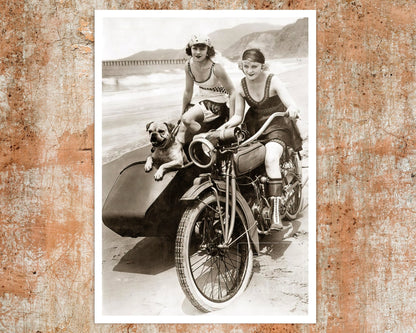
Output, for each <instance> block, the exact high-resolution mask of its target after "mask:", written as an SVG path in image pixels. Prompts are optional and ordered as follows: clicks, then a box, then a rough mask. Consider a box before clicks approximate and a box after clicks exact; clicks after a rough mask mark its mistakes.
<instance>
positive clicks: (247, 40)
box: [118, 18, 308, 61]
mask: <svg viewBox="0 0 416 333" xmlns="http://www.w3.org/2000/svg"><path fill="white" fill-rule="evenodd" d="M270 29H272V30H270ZM209 37H210V38H211V40H212V43H213V45H214V46H215V49H216V50H218V51H220V52H221V53H222V55H223V56H225V57H227V58H229V59H230V60H232V61H235V60H238V59H239V58H240V56H241V54H242V52H243V51H244V50H245V49H247V48H251V47H257V48H260V49H261V50H262V51H263V52H264V53H265V56H266V59H275V58H287V57H306V56H307V55H308V20H307V18H304V19H299V20H297V21H296V22H295V23H293V24H289V25H286V26H284V27H283V28H281V27H280V26H278V25H276V26H274V25H270V24H262V25H259V24H241V25H238V26H235V27H234V28H231V29H222V30H217V31H214V32H213V33H211V34H210V35H209ZM187 57H188V56H187V55H186V53H185V47H184V48H183V49H159V50H153V51H141V52H138V53H135V54H133V55H131V56H129V57H126V58H122V59H118V60H155V59H157V60H165V59H183V58H187Z"/></svg>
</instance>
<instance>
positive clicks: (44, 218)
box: [0, 0, 416, 332]
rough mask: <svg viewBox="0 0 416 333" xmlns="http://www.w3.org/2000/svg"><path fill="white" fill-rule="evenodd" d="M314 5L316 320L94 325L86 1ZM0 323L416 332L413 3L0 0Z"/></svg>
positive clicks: (21, 327)
mask: <svg viewBox="0 0 416 333" xmlns="http://www.w3.org/2000/svg"><path fill="white" fill-rule="evenodd" d="M95 9H259V10H260V9H276V10H278V9H316V10H317V44H318V45H317V67H318V68H317V70H318V78H317V85H318V90H317V133H318V134H317V148H318V162H317V182H318V183H317V205H318V207H317V208H318V211H317V242H318V243H317V253H318V254H317V265H318V267H317V271H318V273H317V302H318V304H317V318H318V319H317V324H316V325H306V324H298V325H296V324H295V325H260V324H250V325H233V324H227V325H179V324H178V325H174V324H172V325H157V324H146V325H123V324H118V325H116V324H114V325H95V324H94V318H93V313H94V312H93V311H94V310H93V305H94V302H93V301H94V290H93V288H94V284H93V258H94V241H93V231H94V229H93V226H94V217H93V212H94V206H93V199H94V179H93V152H94V140H93V131H94V130H93V129H94V124H93V120H94V99H93V97H94V78H93V73H94V71H93V58H94V52H93V49H94V37H93V36H94V31H93V23H94V10H95ZM0 18H1V20H0V25H1V38H0V143H1V152H0V167H1V169H0V224H1V226H0V232H1V238H0V253H1V269H0V331H4V332H199V331H203V332H209V331H210V332H324V331H327V332H382V331H383V332H410V331H415V330H416V315H415V314H416V268H415V267H416V266H415V258H416V247H415V246H414V244H415V242H416V201H415V192H416V191H415V185H416V149H415V147H416V121H415V117H416V80H415V75H416V74H415V73H416V71H415V69H416V68H415V66H416V60H415V59H416V19H415V18H416V3H415V2H414V1H408V0H317V1H312V0H309V1H308V0H305V1H301V0H299V1H296V0H285V1H277V0H276V1H266V0H243V1H236V0H229V1H219V0H208V1H207V0H205V1H202V0H199V1H197V0H182V1H180V0H175V1H173V0H172V1H151V0H142V1H120V0H101V1H100V0H97V1H95V2H85V1H81V0H58V1H40V0H31V1H2V2H1V3H0Z"/></svg>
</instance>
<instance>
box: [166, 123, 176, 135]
mask: <svg viewBox="0 0 416 333" xmlns="http://www.w3.org/2000/svg"><path fill="white" fill-rule="evenodd" d="M164 124H165V125H166V127H167V128H168V131H169V133H172V131H173V129H174V128H175V126H176V124H174V123H166V122H165V123H164Z"/></svg>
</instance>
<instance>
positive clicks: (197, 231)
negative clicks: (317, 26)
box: [175, 112, 302, 312]
mask: <svg viewBox="0 0 416 333" xmlns="http://www.w3.org/2000/svg"><path fill="white" fill-rule="evenodd" d="M284 116H287V114H286V113H284V112H281V113H274V114H273V115H271V116H270V117H269V119H268V120H267V121H266V122H265V124H264V125H263V126H262V127H261V128H260V129H259V131H258V132H257V133H256V134H254V135H253V136H252V137H250V138H249V139H247V140H245V137H244V136H245V135H244V133H243V132H242V131H241V130H240V129H239V128H235V129H227V130H225V131H221V132H214V133H209V134H208V135H206V136H202V137H201V136H199V137H198V136H197V137H196V138H194V140H193V141H192V142H191V144H190V146H189V155H190V158H191V160H192V161H193V163H194V164H195V165H197V166H198V167H200V168H201V169H210V172H208V173H202V174H200V175H199V176H198V177H197V178H195V180H194V184H193V186H192V187H191V188H190V189H189V190H188V191H187V192H186V193H185V194H184V195H183V196H182V198H181V200H182V201H185V202H187V203H188V204H187V207H186V209H185V211H184V213H183V215H182V218H181V221H180V223H179V227H178V231H177V237H176V243H175V264H176V271H177V275H178V278H179V282H180V285H181V287H182V290H183V291H184V293H185V295H186V296H187V298H188V299H189V301H190V302H191V303H192V304H193V305H194V306H195V307H196V308H197V309H199V310H200V311H203V312H209V311H214V310H218V309H222V308H225V307H227V306H228V305H229V304H230V303H231V302H233V301H234V299H235V298H237V297H238V296H239V295H240V294H241V293H242V292H243V291H244V290H245V289H246V287H247V286H248V284H249V282H250V279H251V276H252V274H253V252H255V253H258V252H259V234H260V235H264V234H269V233H270V232H271V230H270V227H271V223H272V218H271V203H270V202H269V200H268V198H267V193H266V192H267V191H266V188H265V187H266V186H265V185H266V182H267V177H266V176H265V170H264V157H265V151H266V148H265V146H264V145H263V144H262V143H260V142H258V141H257V139H258V137H259V136H260V135H261V134H262V133H263V131H264V130H265V129H266V128H267V126H268V125H269V124H270V122H271V121H272V120H273V119H274V118H275V117H284ZM300 157H301V155H300V154H299V152H295V151H294V150H293V149H292V148H290V147H287V148H286V149H285V150H284V154H283V156H282V158H281V171H282V179H283V195H282V197H281V200H280V206H279V212H280V216H282V217H285V218H287V219H289V220H294V219H296V218H297V216H298V215H299V213H300V211H301V209H302V166H301V161H300Z"/></svg>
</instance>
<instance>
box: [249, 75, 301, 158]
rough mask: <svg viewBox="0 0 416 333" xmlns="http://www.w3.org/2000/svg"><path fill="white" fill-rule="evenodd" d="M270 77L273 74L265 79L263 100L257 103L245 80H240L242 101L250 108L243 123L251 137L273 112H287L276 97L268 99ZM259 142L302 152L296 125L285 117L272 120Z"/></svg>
mask: <svg viewBox="0 0 416 333" xmlns="http://www.w3.org/2000/svg"><path fill="white" fill-rule="evenodd" d="M272 77H273V74H269V76H268V77H267V79H266V85H265V87H264V95H263V99H262V100H261V101H259V102H257V101H255V100H254V99H253V98H252V97H251V96H250V93H249V91H248V87H247V82H246V78H243V79H242V80H241V85H242V87H243V90H244V95H245V97H244V99H245V100H246V102H247V104H248V105H249V106H250V109H249V110H248V111H247V114H246V117H245V119H244V123H245V124H246V126H247V130H248V131H249V132H250V134H251V135H253V134H254V133H255V132H257V131H258V130H259V129H260V127H261V126H262V125H263V124H264V123H265V122H266V120H267V119H268V118H269V116H270V115H271V114H273V113H275V112H286V110H287V108H286V106H285V105H284V104H283V103H282V101H281V99H280V97H279V96H278V95H275V96H272V97H269V93H270V82H271V80H272ZM259 140H260V141H261V142H263V143H267V142H271V141H274V142H277V143H280V144H281V145H282V146H286V145H287V146H290V147H292V148H293V149H294V150H295V151H300V150H302V138H301V137H300V133H299V129H298V128H297V126H296V123H295V122H294V121H293V120H292V119H290V118H287V117H277V118H274V119H273V120H272V122H271V123H270V125H269V126H268V127H267V128H266V130H265V131H264V132H263V134H262V135H261V136H260V138H259Z"/></svg>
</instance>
